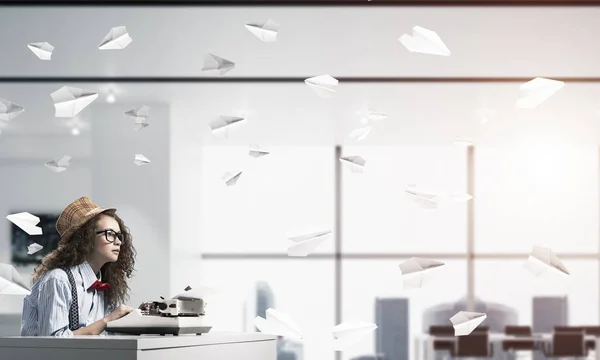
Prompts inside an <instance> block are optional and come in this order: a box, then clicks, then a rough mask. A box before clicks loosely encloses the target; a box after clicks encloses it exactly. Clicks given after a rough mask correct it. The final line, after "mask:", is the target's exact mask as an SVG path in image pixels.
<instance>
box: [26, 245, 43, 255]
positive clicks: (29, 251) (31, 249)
mask: <svg viewBox="0 0 600 360" xmlns="http://www.w3.org/2000/svg"><path fill="white" fill-rule="evenodd" d="M43 248H44V247H43V246H42V245H40V244H38V243H33V244H31V245H29V246H27V255H32V254H35V253H36V252H38V251H40V250H42V249H43Z"/></svg>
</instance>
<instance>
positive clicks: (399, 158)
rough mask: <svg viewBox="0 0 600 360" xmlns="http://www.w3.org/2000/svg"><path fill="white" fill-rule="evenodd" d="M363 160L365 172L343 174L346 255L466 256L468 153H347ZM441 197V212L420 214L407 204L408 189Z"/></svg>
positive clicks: (443, 149) (409, 149)
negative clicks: (457, 196) (463, 199)
mask: <svg viewBox="0 0 600 360" xmlns="http://www.w3.org/2000/svg"><path fill="white" fill-rule="evenodd" d="M343 155H345V156H348V155H360V156H362V157H363V158H364V159H365V160H366V165H365V172H364V173H363V174H356V173H352V172H350V171H347V169H342V170H344V171H342V187H343V194H342V214H343V215H342V216H343V221H342V226H343V238H344V239H343V246H342V251H343V252H344V253H361V252H366V253H382V252H386V253H388V252H389V253H415V252H420V253H423V252H437V253H440V252H451V253H461V252H465V251H466V230H467V213H466V205H465V203H464V202H456V201H453V200H452V199H451V197H452V195H453V194H460V193H465V192H466V151H465V149H464V148H461V147H455V146H452V144H451V145H450V146H368V147H367V146H364V147H359V146H355V147H344V149H343ZM410 184H415V185H417V187H419V188H422V189H425V190H427V191H432V192H435V193H438V194H439V195H440V202H439V208H438V209H437V210H433V211H431V210H424V209H421V208H419V207H418V206H417V205H416V204H415V203H413V202H412V201H411V199H409V198H408V196H407V194H406V192H405V190H406V188H407V186H408V185H410Z"/></svg>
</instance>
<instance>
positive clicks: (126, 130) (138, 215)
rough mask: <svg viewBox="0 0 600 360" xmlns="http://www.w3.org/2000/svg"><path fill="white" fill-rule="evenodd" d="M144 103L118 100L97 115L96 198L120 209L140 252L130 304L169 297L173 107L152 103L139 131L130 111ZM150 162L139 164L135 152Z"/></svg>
mask: <svg viewBox="0 0 600 360" xmlns="http://www.w3.org/2000/svg"><path fill="white" fill-rule="evenodd" d="M141 105H142V104H137V103H116V104H113V105H100V104H98V106H96V107H94V111H93V113H92V123H93V130H92V155H93V156H92V158H91V169H92V174H93V179H92V190H91V196H92V199H93V200H94V201H95V202H96V203H98V204H99V205H100V206H105V207H116V208H117V212H118V214H119V216H121V218H122V219H123V220H124V221H125V224H126V225H127V226H128V227H129V228H130V230H131V233H132V235H133V242H134V246H135V247H136V249H137V252H138V255H137V259H136V266H135V268H136V271H135V273H134V278H133V280H132V281H131V282H130V287H131V290H132V294H131V301H130V304H132V305H133V306H135V307H137V306H138V305H139V304H141V303H142V302H143V301H149V300H153V299H157V298H158V297H159V296H169V295H168V292H169V273H170V258H169V236H170V224H169V220H170V211H169V209H170V205H169V167H170V165H169V160H170V157H169V144H170V139H169V126H170V116H169V107H168V106H167V105H165V104H155V103H148V104H146V105H148V106H150V113H149V114H150V115H149V120H148V122H149V123H150V126H148V127H146V128H144V129H142V130H140V131H138V132H136V131H134V127H133V120H132V119H130V118H127V117H125V116H124V115H123V113H124V112H125V111H128V110H130V109H131V108H134V107H139V106H141ZM138 153H139V154H143V155H144V156H146V157H147V158H148V159H149V160H150V161H151V163H150V164H147V165H143V166H139V167H138V166H136V165H134V163H133V160H134V156H135V154H138Z"/></svg>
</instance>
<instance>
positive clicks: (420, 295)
mask: <svg viewBox="0 0 600 360" xmlns="http://www.w3.org/2000/svg"><path fill="white" fill-rule="evenodd" d="M404 260H407V259H399V260H375V259H373V260H345V261H343V265H342V266H343V270H342V319H343V321H356V322H375V321H376V319H375V303H376V301H377V299H390V298H407V299H408V301H409V304H408V305H409V306H408V313H407V314H392V315H395V316H400V317H401V318H402V317H404V316H408V318H409V329H408V330H409V331H408V339H402V337H400V339H399V340H398V341H404V340H407V343H406V344H403V345H402V346H400V348H402V347H403V346H408V348H409V358H410V359H416V357H415V346H414V339H415V338H414V336H415V335H416V334H421V333H423V327H424V323H423V321H424V320H423V315H424V313H425V311H426V310H427V309H429V308H431V307H433V306H437V305H442V304H448V303H454V302H456V301H459V300H461V299H464V298H465V297H466V291H467V263H466V261H465V260H444V259H438V260H439V261H443V262H444V263H445V264H446V265H445V267H443V268H440V269H438V270H436V271H434V272H433V273H432V274H431V275H432V276H431V277H428V279H427V281H426V283H425V285H424V286H423V288H421V289H411V290H405V289H403V288H402V278H401V273H400V269H399V268H398V265H399V264H400V263H401V262H402V261H404ZM448 318H449V317H448ZM445 320H447V319H442V320H440V321H445ZM379 326H380V327H379V328H378V329H377V330H375V332H374V333H373V335H372V336H368V337H367V338H366V339H365V340H363V341H361V342H359V343H357V344H356V345H355V346H353V347H352V348H350V349H349V350H348V351H344V352H343V357H342V358H343V359H344V360H349V359H352V358H354V357H356V356H359V355H362V354H374V353H375V351H376V345H375V341H376V337H377V332H382V331H386V330H387V331H389V328H386V327H385V326H383V325H382V324H379ZM388 356H399V354H388ZM400 358H401V357H400Z"/></svg>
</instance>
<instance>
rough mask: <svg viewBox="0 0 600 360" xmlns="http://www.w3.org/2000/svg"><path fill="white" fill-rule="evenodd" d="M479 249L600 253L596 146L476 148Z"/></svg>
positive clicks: (476, 243) (500, 251)
mask: <svg viewBox="0 0 600 360" xmlns="http://www.w3.org/2000/svg"><path fill="white" fill-rule="evenodd" d="M475 174H476V177H475V199H476V203H475V237H476V241H475V249H476V251H478V252H493V253H506V252H521V253H527V252H530V251H531V248H532V246H533V245H542V246H548V247H550V248H552V249H553V250H554V251H555V252H572V253H573V252H580V253H581V252H597V251H598V250H599V249H598V236H599V234H598V218H599V214H598V147H597V146H577V147H576V146H571V147H567V146H564V147H559V146H521V147H517V146H514V147H477V148H476V149H475Z"/></svg>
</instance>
